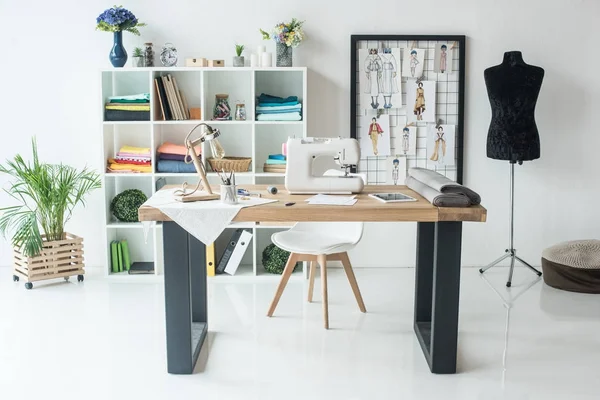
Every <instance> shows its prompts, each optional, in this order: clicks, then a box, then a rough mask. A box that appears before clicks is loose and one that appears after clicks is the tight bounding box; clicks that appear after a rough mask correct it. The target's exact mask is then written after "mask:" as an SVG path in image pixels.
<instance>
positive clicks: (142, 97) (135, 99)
mask: <svg viewBox="0 0 600 400" xmlns="http://www.w3.org/2000/svg"><path fill="white" fill-rule="evenodd" d="M108 101H109V103H148V102H149V101H150V93H139V94H132V95H129V96H110V97H109V98H108Z"/></svg>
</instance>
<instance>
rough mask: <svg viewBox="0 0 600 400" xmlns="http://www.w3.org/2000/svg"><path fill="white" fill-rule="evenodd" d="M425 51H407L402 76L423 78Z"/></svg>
mask: <svg viewBox="0 0 600 400" xmlns="http://www.w3.org/2000/svg"><path fill="white" fill-rule="evenodd" d="M424 66H425V49H405V50H404V64H403V65H402V76H405V77H407V78H413V79H417V78H420V77H421V76H423V68H424Z"/></svg>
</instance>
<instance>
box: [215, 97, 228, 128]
mask: <svg viewBox="0 0 600 400" xmlns="http://www.w3.org/2000/svg"><path fill="white" fill-rule="evenodd" d="M213 120H217V121H231V107H229V95H228V94H217V95H215V108H214V109H213Z"/></svg>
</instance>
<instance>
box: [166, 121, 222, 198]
mask: <svg viewBox="0 0 600 400" xmlns="http://www.w3.org/2000/svg"><path fill="white" fill-rule="evenodd" d="M201 126H202V127H203V130H202V133H201V135H200V137H199V138H197V139H193V140H192V138H191V137H192V133H194V131H195V130H196V129H197V128H199V127H201ZM220 135H221V132H220V131H219V130H218V129H216V128H213V127H212V126H210V125H207V124H205V123H204V122H203V123H200V124H198V125H196V126H195V127H193V128H192V130H191V131H190V132H189V133H188V134H187V136H186V137H185V140H184V142H183V144H184V146H185V147H186V149H187V151H186V156H185V163H186V164H191V163H194V167H195V168H196V172H198V175H200V181H198V184H197V185H196V188H195V189H194V190H192V191H191V192H189V191H187V190H186V189H187V186H188V183H187V182H184V183H183V184H182V185H181V189H180V190H177V191H175V198H176V199H177V200H179V201H183V202H189V201H200V200H214V199H218V198H219V197H220V196H219V195H218V194H214V193H213V191H212V189H211V187H210V184H209V183H208V179H207V178H206V168H205V167H204V164H203V163H202V161H201V160H200V157H198V154H196V150H195V147H196V146H197V145H198V144H200V143H203V142H209V144H210V148H211V151H212V153H213V156H214V157H216V158H223V157H225V150H223V146H221V144H220V143H219V140H218V139H217V137H219V136H220Z"/></svg>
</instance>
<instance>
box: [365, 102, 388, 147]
mask: <svg viewBox="0 0 600 400" xmlns="http://www.w3.org/2000/svg"><path fill="white" fill-rule="evenodd" d="M374 112H375V111H371V113H374ZM367 113H369V111H367ZM360 129H361V133H360V152H361V154H362V155H364V156H367V157H368V156H389V155H390V150H391V144H390V142H391V140H390V116H389V115H388V114H381V115H379V117H378V116H376V115H375V114H368V115H365V116H363V117H362V119H361V124H360Z"/></svg>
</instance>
